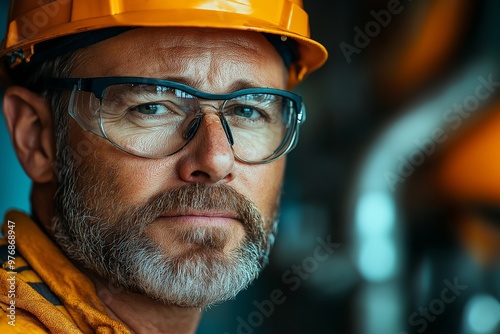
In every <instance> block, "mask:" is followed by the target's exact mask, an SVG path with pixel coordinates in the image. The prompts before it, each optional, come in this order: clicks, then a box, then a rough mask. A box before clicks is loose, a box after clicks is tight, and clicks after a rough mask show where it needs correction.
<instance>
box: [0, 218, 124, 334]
mask: <svg viewBox="0 0 500 334" xmlns="http://www.w3.org/2000/svg"><path fill="white" fill-rule="evenodd" d="M2 233H3V236H4V237H3V238H2V239H0V262H1V263H2V268H3V269H0V333H20V334H21V333H22V334H31V333H33V334H37V333H48V332H52V333H64V334H66V333H130V332H129V330H128V329H127V328H126V327H125V326H124V325H123V324H121V323H120V322H118V321H116V320H113V319H111V318H110V317H109V316H108V315H107V314H106V310H105V308H104V305H103V304H102V302H101V300H100V299H99V297H98V296H97V294H96V291H95V287H94V285H93V283H92V281H91V280H90V279H89V278H88V277H87V276H85V275H84V274H83V273H82V272H81V271H79V270H78V269H77V268H76V267H75V266H74V265H73V264H72V263H71V262H70V261H69V260H68V259H67V258H66V257H65V256H64V254H63V253H62V252H61V250H60V249H59V248H58V247H57V246H56V245H55V244H54V243H53V242H52V241H51V240H50V239H49V238H48V237H47V235H46V234H45V233H44V232H43V231H42V230H41V229H40V227H39V226H38V225H37V224H36V223H34V222H33V221H32V220H31V219H30V218H29V217H28V216H27V215H26V214H24V213H21V212H17V211H10V212H8V213H7V215H6V216H5V222H4V224H3V227H2ZM14 250H15V252H16V254H14ZM13 254H14V255H15V256H13ZM9 260H10V261H9ZM14 325H15V326H14Z"/></svg>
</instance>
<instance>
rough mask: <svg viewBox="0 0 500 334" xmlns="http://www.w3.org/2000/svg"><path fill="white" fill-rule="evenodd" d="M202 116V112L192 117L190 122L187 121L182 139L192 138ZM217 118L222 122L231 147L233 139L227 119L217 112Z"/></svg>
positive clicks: (188, 139)
mask: <svg viewBox="0 0 500 334" xmlns="http://www.w3.org/2000/svg"><path fill="white" fill-rule="evenodd" d="M203 116H204V114H201V115H199V116H197V117H196V118H194V119H193V120H192V121H191V122H189V125H188V126H187V129H186V132H185V133H184V139H186V141H190V140H191V139H193V137H194V135H195V134H196V131H198V128H199V127H200V124H201V120H202V119H203ZM219 119H220V122H221V124H222V128H223V129H224V133H225V134H226V138H227V141H228V142H229V145H230V146H231V147H232V146H233V145H234V139H233V134H232V133H231V128H230V127H229V124H228V123H227V120H226V118H225V117H224V115H222V114H219Z"/></svg>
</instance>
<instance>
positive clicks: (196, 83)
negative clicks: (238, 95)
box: [164, 77, 264, 93]
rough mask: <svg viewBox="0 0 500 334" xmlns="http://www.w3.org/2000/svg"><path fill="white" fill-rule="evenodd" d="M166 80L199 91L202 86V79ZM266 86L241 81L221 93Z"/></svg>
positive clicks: (178, 78)
mask: <svg viewBox="0 0 500 334" xmlns="http://www.w3.org/2000/svg"><path fill="white" fill-rule="evenodd" d="M164 79H165V80H169V81H174V82H178V83H181V84H184V85H187V86H189V87H192V88H195V89H197V90H200V89H199V87H201V86H202V83H203V81H202V79H190V78H186V77H166V78H164ZM262 87H264V86H262V85H259V84H257V83H256V82H253V81H250V80H244V79H240V80H237V81H235V82H233V83H232V84H231V85H230V86H229V87H228V89H227V91H226V92H221V93H232V92H236V91H238V90H241V89H245V88H262ZM205 93H213V92H205Z"/></svg>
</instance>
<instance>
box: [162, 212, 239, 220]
mask: <svg viewBox="0 0 500 334" xmlns="http://www.w3.org/2000/svg"><path fill="white" fill-rule="evenodd" d="M176 217H200V218H203V217H205V218H230V219H238V215H237V214H236V212H230V211H221V212H218V211H188V212H180V213H168V214H163V215H161V216H160V217H159V218H176Z"/></svg>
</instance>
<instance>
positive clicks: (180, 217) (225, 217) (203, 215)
mask: <svg viewBox="0 0 500 334" xmlns="http://www.w3.org/2000/svg"><path fill="white" fill-rule="evenodd" d="M158 220H160V221H164V222H166V223H170V224H189V225H199V226H224V225H227V224H230V223H231V222H235V221H239V219H238V217H237V214H236V213H235V212H214V211H189V212H182V213H168V214H163V215H161V216H159V217H158Z"/></svg>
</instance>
